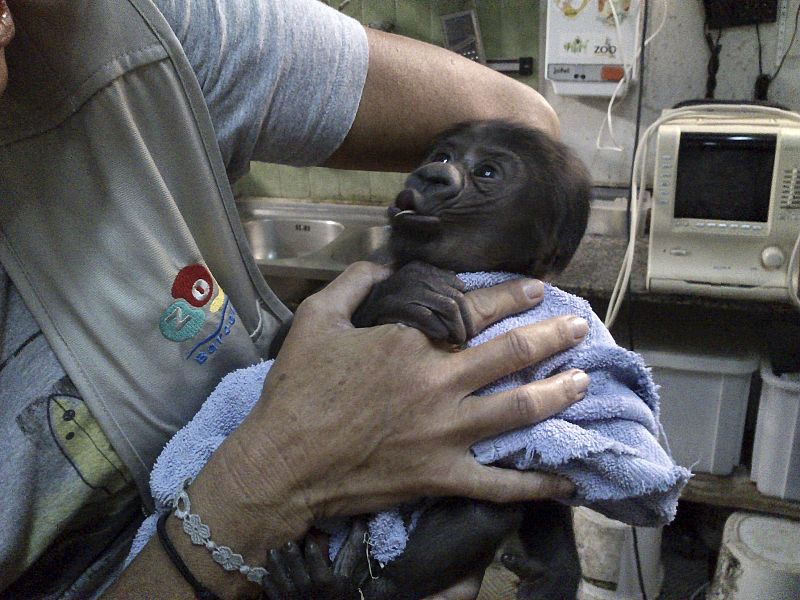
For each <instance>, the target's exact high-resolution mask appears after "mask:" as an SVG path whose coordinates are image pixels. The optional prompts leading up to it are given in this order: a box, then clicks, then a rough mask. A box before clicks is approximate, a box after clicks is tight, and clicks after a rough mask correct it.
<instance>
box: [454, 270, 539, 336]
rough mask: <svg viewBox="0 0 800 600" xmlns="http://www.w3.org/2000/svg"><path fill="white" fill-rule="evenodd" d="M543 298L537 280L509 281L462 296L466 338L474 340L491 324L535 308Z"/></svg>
mask: <svg viewBox="0 0 800 600" xmlns="http://www.w3.org/2000/svg"><path fill="white" fill-rule="evenodd" d="M543 297H544V284H543V283H542V282H541V281H539V280H538V279H513V280H511V281H505V282H503V283H499V284H497V285H494V286H492V287H488V288H480V289H477V290H472V291H471V292H467V293H466V294H465V295H464V301H465V311H464V322H465V324H466V325H467V334H468V337H474V336H475V335H477V334H478V333H480V332H481V331H483V330H484V329H486V328H487V327H488V326H489V325H491V324H492V323H495V322H497V321H499V320H500V319H502V318H504V317H507V316H509V315H513V314H515V313H518V312H522V311H523V310H527V309H529V308H532V307H534V306H536V305H537V304H538V303H539V302H541V301H542V298H543Z"/></svg>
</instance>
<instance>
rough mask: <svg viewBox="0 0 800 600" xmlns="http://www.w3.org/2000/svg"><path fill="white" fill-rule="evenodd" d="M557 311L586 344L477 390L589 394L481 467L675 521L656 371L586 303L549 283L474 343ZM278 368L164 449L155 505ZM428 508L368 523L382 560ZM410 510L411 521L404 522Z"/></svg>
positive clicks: (491, 453)
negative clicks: (570, 384) (577, 381)
mask: <svg viewBox="0 0 800 600" xmlns="http://www.w3.org/2000/svg"><path fill="white" fill-rule="evenodd" d="M460 277H461V279H462V280H463V281H464V282H465V284H466V285H467V289H469V290H471V289H476V288H480V287H487V286H490V285H495V284H497V283H501V282H503V281H507V280H510V279H514V278H518V277H519V276H518V275H514V274H509V273H465V274H461V275H460ZM559 315H577V316H580V317H583V318H584V319H586V320H587V321H588V322H589V333H588V334H587V336H586V339H585V340H584V341H583V342H582V343H581V344H579V345H578V346H576V347H575V348H572V349H570V350H567V351H565V352H562V353H560V354H558V355H556V356H554V357H551V358H549V359H547V360H545V361H543V362H542V363H540V364H538V365H535V366H532V367H528V368H525V369H522V370H520V371H518V372H516V373H514V374H512V375H510V376H507V377H504V378H502V379H499V380H498V381H496V382H494V383H492V384H491V385H489V386H487V387H485V388H483V389H482V390H480V391H478V392H477V394H479V395H486V394H492V393H495V392H498V391H501V390H504V389H509V388H512V387H516V386H519V385H523V384H525V383H529V382H531V381H534V380H539V379H544V378H546V377H549V376H551V375H554V374H556V373H559V372H562V371H565V370H569V369H572V368H579V369H582V370H584V371H586V372H587V373H588V374H589V375H590V377H591V383H590V385H589V389H588V391H587V394H586V396H585V397H584V398H583V399H582V400H581V401H580V402H577V403H575V404H574V405H572V406H571V407H569V408H568V409H566V410H564V411H562V412H561V413H559V414H558V415H556V416H554V417H552V418H550V419H547V420H546V421H543V422H541V423H537V424H536V425H532V426H529V427H523V428H520V429H516V430H514V431H509V432H507V433H505V434H502V435H499V436H497V437H494V438H491V439H488V440H484V441H482V442H479V443H477V444H475V445H474V446H473V448H472V450H473V453H474V454H475V458H476V459H477V460H478V461H479V462H480V463H483V464H498V465H502V466H506V467H510V468H516V469H521V470H528V469H536V470H540V471H548V472H552V473H559V474H561V475H564V476H566V477H568V478H569V479H570V480H571V481H572V482H573V483H574V484H575V486H576V492H575V494H574V496H573V497H572V498H571V499H570V500H569V501H568V503H569V504H572V505H583V506H588V507H589V508H592V509H594V510H596V511H598V512H600V513H602V514H604V515H606V516H608V517H610V518H612V519H616V520H618V521H622V522H625V523H629V524H632V525H637V526H644V527H653V526H658V525H663V524H666V523H668V522H670V521H671V520H672V519H673V518H674V516H675V511H676V509H677V503H678V496H679V495H680V490H681V488H682V487H683V485H684V484H685V483H686V482H687V481H688V479H689V478H690V477H691V473H690V472H689V471H688V470H687V469H685V468H683V467H681V466H678V465H676V464H675V463H674V461H673V460H672V459H671V458H670V457H669V456H668V454H667V453H666V452H665V451H664V450H663V449H662V448H661V446H660V445H659V443H658V436H659V432H660V425H659V422H658V394H657V392H656V386H655V385H654V384H653V381H652V379H651V377H650V372H649V369H648V368H647V367H646V366H645V364H644V362H643V361H642V359H641V357H639V356H638V355H637V354H635V353H634V352H630V351H628V350H625V349H624V348H621V347H619V346H618V345H617V344H616V343H615V342H614V340H613V338H612V337H611V334H610V333H609V332H608V330H607V329H606V328H605V326H604V325H603V324H602V323H601V321H600V319H599V318H598V317H597V315H595V314H594V313H593V312H592V310H591V308H590V306H589V304H588V303H587V302H586V301H585V300H582V299H580V298H578V297H576V296H573V295H571V294H568V293H566V292H563V291H561V290H559V289H557V288H554V287H552V286H550V285H546V286H545V297H544V300H543V301H542V302H541V303H540V304H539V305H538V306H536V307H534V308H532V309H530V310H528V311H525V312H523V313H520V314H517V315H514V316H512V317H508V318H506V319H504V320H502V321H500V322H499V323H496V324H494V325H492V326H491V327H489V328H487V329H486V330H485V331H483V332H482V333H481V334H479V335H478V336H476V337H475V338H473V339H472V340H470V342H469V344H468V345H470V346H475V345H477V344H481V343H483V342H485V341H487V340H489V339H491V338H493V337H496V336H497V335H499V334H501V333H503V332H505V331H508V330H509V329H512V328H514V327H518V326H521V325H527V324H530V323H534V322H537V321H541V320H544V319H548V318H550V317H554V316H559ZM271 364H272V363H271V361H269V362H262V363H259V364H256V365H254V366H252V367H249V368H245V369H240V370H238V371H235V372H233V373H231V374H229V375H227V376H226V377H225V378H223V380H222V381H221V382H220V384H219V385H218V386H217V388H216V389H215V390H214V392H212V394H211V395H210V396H209V398H208V400H206V402H205V403H204V404H203V406H202V408H201V409H200V411H199V412H198V413H197V415H196V416H195V417H194V419H192V421H191V422H190V423H189V424H188V425H186V427H184V428H183V429H181V430H180V431H179V432H178V433H177V434H176V435H175V437H173V438H172V440H170V441H169V443H168V444H167V445H166V446H165V448H164V450H163V452H162V453H161V455H160V456H159V458H158V460H157V461H156V464H155V467H154V468H153V472H152V473H151V478H150V484H151V491H152V494H153V498H154V499H155V502H156V507H157V509H159V510H164V509H165V508H166V506H167V501H168V500H169V499H171V497H172V495H173V494H174V493H175V490H176V489H177V488H178V486H179V485H180V484H181V482H182V481H183V480H184V479H185V478H187V477H194V476H195V475H196V474H197V473H198V472H199V471H200V469H201V468H202V466H203V465H204V464H205V463H206V461H207V460H208V459H209V457H210V456H211V453H212V452H213V451H214V450H216V448H217V447H218V446H219V444H221V443H222V441H223V440H224V439H225V437H226V436H227V435H228V434H230V432H231V431H233V430H234V429H235V428H236V427H237V426H238V425H239V423H241V421H242V420H243V419H244V417H245V416H246V415H247V413H248V412H249V411H250V410H251V409H252V407H253V405H254V404H255V402H256V401H257V400H258V398H259V396H260V394H261V388H262V386H263V381H264V378H265V377H266V374H267V371H268V370H269V367H270V366H271ZM265 476H267V477H268V476H269V474H265ZM425 506H426V503H425V502H420V503H418V504H415V505H411V506H402V507H398V508H395V509H392V510H388V511H384V512H382V513H379V514H377V515H375V516H373V517H372V518H371V519H370V522H369V532H370V540H369V542H370V548H371V553H372V556H373V557H374V558H375V559H376V560H378V561H379V562H381V563H383V564H385V563H388V562H390V561H391V560H393V559H394V558H396V557H397V556H399V555H400V554H401V553H402V552H403V550H404V549H405V545H406V542H407V540H408V535H409V534H410V532H411V531H412V530H413V528H414V525H415V523H416V521H417V519H418V518H419V515H420V514H421V513H422V512H424V509H425ZM404 514H405V515H409V514H410V515H411V519H410V520H409V519H404V518H403V515H404ZM155 520H156V517H155V515H153V516H151V517H149V518H148V519H147V520H146V521H145V523H144V524H143V525H142V527H141V529H140V530H139V532H138V533H137V536H136V539H135V540H134V544H133V547H132V550H131V554H130V556H129V560H130V559H131V558H132V557H133V556H135V555H136V554H137V553H138V551H139V550H140V549H141V547H143V546H144V544H145V543H146V541H147V540H148V539H149V538H150V536H151V535H152V534H153V533H154V531H155ZM323 528H324V529H326V530H327V531H330V532H331V533H332V537H331V544H330V546H331V554H332V556H334V555H335V554H336V552H338V548H339V547H340V545H341V543H342V541H343V539H344V537H345V536H346V533H347V525H346V521H333V522H329V523H326V524H323Z"/></svg>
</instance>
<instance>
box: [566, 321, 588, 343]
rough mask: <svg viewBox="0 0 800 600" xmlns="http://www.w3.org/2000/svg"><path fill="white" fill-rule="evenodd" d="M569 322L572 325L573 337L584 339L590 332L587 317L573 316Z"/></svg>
mask: <svg viewBox="0 0 800 600" xmlns="http://www.w3.org/2000/svg"><path fill="white" fill-rule="evenodd" d="M569 323H570V325H571V326H572V337H574V338H575V339H576V340H580V339H583V338H584V337H586V334H587V333H589V323H587V322H586V319H582V318H581V317H572V319H570V322H569Z"/></svg>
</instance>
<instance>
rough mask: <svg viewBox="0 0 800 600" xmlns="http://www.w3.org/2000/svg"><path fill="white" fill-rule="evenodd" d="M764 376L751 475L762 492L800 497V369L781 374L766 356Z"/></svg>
mask: <svg viewBox="0 0 800 600" xmlns="http://www.w3.org/2000/svg"><path fill="white" fill-rule="evenodd" d="M761 380H762V385H761V401H760V403H759V405H758V417H757V420H756V437H755V441H754V443H753V465H752V469H751V470H750V478H751V479H752V480H753V481H755V482H756V487H757V488H758V491H759V492H761V493H762V494H766V495H768V496H777V497H779V498H788V499H791V500H800V373H786V374H784V375H782V376H780V377H778V376H777V375H775V374H774V373H773V372H772V365H771V364H770V362H769V361H768V360H764V361H763V362H762V363H761Z"/></svg>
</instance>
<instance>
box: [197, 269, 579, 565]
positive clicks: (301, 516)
mask: <svg viewBox="0 0 800 600" xmlns="http://www.w3.org/2000/svg"><path fill="white" fill-rule="evenodd" d="M388 274H389V272H388V270H387V269H385V268H383V267H379V266H377V265H373V264H369V263H356V264H355V265H352V266H351V267H349V268H348V269H347V270H346V271H345V273H343V274H342V276H340V277H339V278H337V279H336V280H335V281H333V282H332V283H331V284H330V285H329V286H328V287H327V288H325V289H324V290H323V291H321V292H319V293H317V294H315V295H314V296H311V297H310V298H308V299H307V300H306V301H305V302H303V303H302V304H301V305H300V307H299V308H298V310H297V314H296V316H295V321H294V325H293V327H292V329H291V332H290V333H289V335H288V337H287V338H286V341H285V343H284V346H283V348H282V350H281V352H280V354H279V355H278V358H277V359H276V361H275V364H274V365H273V367H272V369H271V370H270V373H269V375H268V377H267V380H266V382H265V385H264V391H263V394H262V398H261V400H260V401H259V403H258V404H257V405H256V407H255V408H254V409H253V411H252V412H251V413H250V415H249V416H248V417H247V419H246V420H245V421H244V423H243V424H242V425H241V426H240V427H239V428H238V429H237V430H236V431H235V432H234V433H233V434H232V435H231V436H230V437H229V438H228V439H227V440H226V441H225V442H224V443H223V445H222V446H221V447H220V449H219V450H218V451H217V453H215V455H214V457H212V460H211V461H210V462H209V464H208V465H207V466H206V468H205V469H204V472H203V473H201V477H198V479H197V480H196V481H195V484H194V486H193V487H198V488H200V493H202V494H203V495H204V496H205V497H206V498H208V499H209V502H210V503H211V504H214V503H216V504H217V508H218V509H219V512H221V513H225V512H226V511H227V512H231V509H232V508H233V507H235V512H236V514H237V516H236V519H232V518H231V519H227V521H226V522H225V524H224V526H225V527H227V528H232V529H235V530H236V535H237V539H241V538H246V539H247V540H249V541H250V542H251V543H252V549H253V550H254V551H257V552H258V554H259V555H262V556H263V553H264V551H265V550H266V548H267V547H275V546H278V545H279V544H281V543H283V542H285V541H287V540H288V539H298V538H300V537H301V536H302V534H303V533H304V532H305V530H306V529H307V528H308V526H309V525H310V524H311V523H312V522H313V521H314V520H316V519H319V518H324V517H330V516H338V515H351V514H360V513H368V512H374V511H376V510H379V509H382V508H385V507H387V506H390V505H393V504H396V503H398V502H402V501H407V500H411V499H413V498H417V497H420V496H423V495H425V496H461V497H471V498H476V499H486V500H491V501H495V502H508V501H516V500H530V499H536V498H548V497H558V496H566V495H568V494H570V493H571V492H572V489H573V488H572V485H571V484H570V483H569V482H567V481H566V480H564V479H561V478H559V477H557V476H554V475H547V474H542V473H534V472H526V473H522V472H519V471H515V470H512V469H501V468H497V467H491V466H484V465H480V464H479V463H477V462H476V461H475V460H474V458H473V456H472V453H471V451H470V446H471V445H472V444H474V443H475V442H477V441H478V440H480V439H484V438H486V437H489V436H492V435H496V434H498V433H500V432H504V431H508V430H510V429H514V428H517V427H520V426H524V425H530V424H532V423H536V422H538V421H541V420H543V419H545V418H547V417H549V416H551V415H553V414H555V413H557V412H559V411H561V410H562V409H564V408H565V407H566V406H568V405H570V404H572V403H573V402H575V401H577V400H579V399H580V398H581V397H582V396H583V395H584V393H585V388H586V385H587V384H588V378H587V377H586V376H585V375H583V374H582V373H580V372H579V371H569V372H566V373H562V374H559V375H557V376H554V377H552V378H549V379H546V380H542V381H537V382H534V383H530V384H527V385H525V386H522V387H520V388H517V389H515V390H513V391H505V392H501V393H498V394H495V395H492V396H484V397H480V398H479V397H476V396H472V395H471V394H472V392H473V391H474V390H477V389H479V388H481V387H483V386H484V385H486V384H488V383H490V382H492V381H494V380H495V379H498V378H499V377H502V376H504V375H506V374H508V373H512V372H514V371H517V370H519V369H520V368H522V367H525V366H527V365H530V364H534V363H537V362H540V361H541V360H543V359H545V358H547V357H549V356H551V355H553V354H555V353H556V352H559V351H562V350H565V349H567V348H569V347H571V346H573V345H575V344H577V343H578V342H580V341H581V340H582V339H583V337H584V336H585V334H586V332H587V330H588V326H587V324H586V322H585V321H584V320H583V319H578V318H575V317H559V318H555V319H551V320H548V321H544V322H541V323H537V324H535V325H530V326H526V327H522V328H519V329H516V330H513V331H510V332H508V333H505V334H503V335H501V336H499V337H497V338H495V339H494V340H491V341H489V342H486V343H485V344H481V345H480V346H477V347H474V348H469V349H466V350H464V351H463V352H458V353H452V352H448V351H447V348H445V347H443V346H442V345H440V344H436V343H435V342H432V341H430V340H429V339H428V338H426V337H425V335H423V334H422V333H420V332H419V331H417V330H415V329H412V328H409V327H405V326H403V325H397V324H395V325H382V326H379V327H373V328H367V329H356V328H354V327H353V325H352V323H351V322H350V318H351V315H352V313H353V311H354V310H355V309H356V307H358V305H359V304H360V303H361V302H362V301H363V299H364V298H365V297H366V296H367V294H368V293H369V291H370V289H371V288H372V286H373V285H374V284H375V283H377V282H378V281H381V280H383V279H385V278H386V277H387V275H388ZM526 287H527V288H528V290H529V295H526V293H525V289H526ZM541 296H542V286H541V283H539V282H532V281H527V280H514V281H510V282H506V283H504V284H501V285H499V286H496V287H494V288H488V289H482V290H475V291H473V292H470V293H468V294H467V295H466V296H465V298H467V302H468V306H469V309H468V310H469V314H470V318H471V319H472V321H473V323H475V328H476V331H480V330H482V329H484V328H485V327H486V326H487V325H488V324H490V323H492V322H494V321H496V320H498V319H500V318H502V317H504V316H506V315H508V314H512V313H516V312H520V311H521V310H524V309H527V308H529V307H531V306H533V305H535V304H537V303H538V302H539V301H540V300H541ZM214 498H216V500H213V499H214ZM231 505H233V507H232V506H231ZM211 508H212V510H213V508H214V507H213V506H212V507H211ZM270 532H272V533H273V534H274V535H273V537H272V539H270ZM245 545H247V544H246V543H245Z"/></svg>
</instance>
